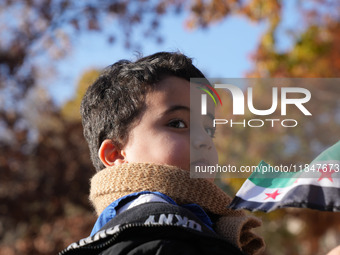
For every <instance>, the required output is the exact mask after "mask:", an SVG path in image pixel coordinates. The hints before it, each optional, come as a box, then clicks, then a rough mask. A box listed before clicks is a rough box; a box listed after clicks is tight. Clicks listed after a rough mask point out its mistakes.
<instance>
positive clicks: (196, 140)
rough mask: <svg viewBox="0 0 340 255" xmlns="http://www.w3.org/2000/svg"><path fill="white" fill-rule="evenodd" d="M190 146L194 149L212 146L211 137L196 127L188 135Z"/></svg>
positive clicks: (208, 148)
mask: <svg viewBox="0 0 340 255" xmlns="http://www.w3.org/2000/svg"><path fill="white" fill-rule="evenodd" d="M190 139H191V144H192V147H193V148H194V149H196V150H198V149H207V150H210V149H211V148H212V139H211V137H210V136H209V135H208V134H207V132H206V131H205V130H204V129H196V130H194V131H193V133H192V134H191V135H190Z"/></svg>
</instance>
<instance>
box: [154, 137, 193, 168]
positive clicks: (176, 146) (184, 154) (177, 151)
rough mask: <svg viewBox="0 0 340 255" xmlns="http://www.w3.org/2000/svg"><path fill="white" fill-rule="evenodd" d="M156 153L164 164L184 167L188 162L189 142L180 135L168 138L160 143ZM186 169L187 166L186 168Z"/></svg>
mask: <svg viewBox="0 0 340 255" xmlns="http://www.w3.org/2000/svg"><path fill="white" fill-rule="evenodd" d="M160 148H161V149H159V151H158V153H159V154H162V155H160V157H161V158H163V160H164V161H166V162H164V163H167V164H171V165H177V166H179V167H182V168H183V166H186V164H189V162H190V141H189V139H188V138H187V137H184V136H181V135H173V136H169V137H167V138H166V139H164V140H163V139H162V141H160ZM186 167H187V166H186Z"/></svg>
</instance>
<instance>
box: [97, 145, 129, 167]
mask: <svg viewBox="0 0 340 255" xmlns="http://www.w3.org/2000/svg"><path fill="white" fill-rule="evenodd" d="M98 156H99V158H100V160H101V161H102V163H103V164H104V165H105V166H106V167H110V166H115V165H121V164H123V163H124V162H125V161H124V158H125V157H124V155H122V153H121V151H120V150H119V149H117V147H116V146H115V145H114V144H113V142H112V141H111V140H110V139H106V140H104V141H103V142H102V144H101V145H100V148H99V151H98Z"/></svg>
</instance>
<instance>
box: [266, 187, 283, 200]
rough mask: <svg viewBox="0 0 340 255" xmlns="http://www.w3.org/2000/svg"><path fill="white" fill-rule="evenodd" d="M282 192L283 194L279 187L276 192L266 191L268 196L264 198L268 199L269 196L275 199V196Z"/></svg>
mask: <svg viewBox="0 0 340 255" xmlns="http://www.w3.org/2000/svg"><path fill="white" fill-rule="evenodd" d="M280 194H281V193H279V190H278V189H277V190H275V192H273V193H266V195H267V197H266V198H265V199H264V200H266V199H268V198H272V199H274V200H275V198H276V197H277V196H278V195H280Z"/></svg>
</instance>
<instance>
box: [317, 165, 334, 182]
mask: <svg viewBox="0 0 340 255" xmlns="http://www.w3.org/2000/svg"><path fill="white" fill-rule="evenodd" d="M318 172H319V173H321V176H320V178H319V179H318V182H319V181H321V180H322V179H323V178H328V180H330V181H331V182H333V179H332V174H333V173H335V171H334V170H332V169H331V168H330V167H329V165H327V166H326V167H324V168H319V169H318Z"/></svg>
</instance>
